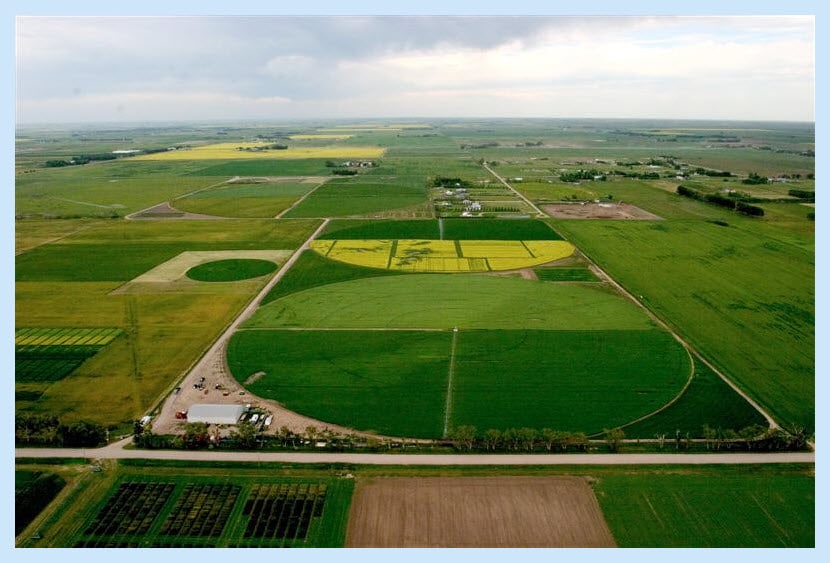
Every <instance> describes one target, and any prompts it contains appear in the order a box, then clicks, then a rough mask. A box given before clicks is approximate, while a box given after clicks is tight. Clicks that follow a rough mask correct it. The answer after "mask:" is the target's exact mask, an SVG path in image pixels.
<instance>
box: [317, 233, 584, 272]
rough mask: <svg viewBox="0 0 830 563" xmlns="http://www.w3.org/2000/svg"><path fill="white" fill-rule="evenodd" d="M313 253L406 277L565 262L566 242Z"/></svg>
mask: <svg viewBox="0 0 830 563" xmlns="http://www.w3.org/2000/svg"><path fill="white" fill-rule="evenodd" d="M311 248H312V249H313V250H315V251H317V252H318V253H320V254H322V255H323V256H326V257H328V258H331V259H332V260H337V261H339V262H345V263H347V264H353V265H356V266H366V267H370V268H384V269H388V270H401V271H407V272H488V271H507V270H518V269H522V268H528V267H532V266H538V265H541V264H547V263H549V262H554V261H556V260H561V259H563V258H567V257H569V256H571V255H573V253H574V252H575V250H576V249H575V248H574V246H573V245H572V244H571V243H569V242H565V241H562V240H528V241H521V240H462V241H457V240H421V239H398V240H370V239H364V240H343V239H335V240H319V241H318V240H315V241H312V243H311Z"/></svg>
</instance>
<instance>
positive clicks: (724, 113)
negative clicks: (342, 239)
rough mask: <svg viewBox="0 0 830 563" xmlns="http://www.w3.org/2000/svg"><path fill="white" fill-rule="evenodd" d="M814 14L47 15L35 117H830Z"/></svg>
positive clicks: (27, 58) (22, 48) (34, 61)
mask: <svg viewBox="0 0 830 563" xmlns="http://www.w3.org/2000/svg"><path fill="white" fill-rule="evenodd" d="M814 66H815V64H814V22H813V18H812V17H749V16H747V17H732V18H724V17H705V18H691V17H680V18H670V17H661V18H640V17H619V18H574V17H568V18H563V17H480V18H477V17H429V16H421V17H400V18H388V17H341V18H322V17H318V18H309V17H258V18H249V17H202V18H192V17H187V18H184V17H182V18H127V17H123V18H51V17H48V18H47V17H44V18H31V17H24V18H19V19H18V25H17V119H18V123H20V124H26V123H48V122H111V121H170V120H213V119H270V118H288V119H296V118H321V117H343V118H349V117H410V116H411V117H473V116H476V117H477V116H491V117H519V116H521V117H622V118H626V117H664V118H681V119H682V118H688V119H697V118H699V119H768V120H796V121H811V120H813V118H814V73H815V71H814Z"/></svg>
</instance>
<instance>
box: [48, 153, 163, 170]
mask: <svg viewBox="0 0 830 563" xmlns="http://www.w3.org/2000/svg"><path fill="white" fill-rule="evenodd" d="M165 150H167V149H165ZM116 158H118V157H117V156H116V155H114V154H110V153H101V154H82V155H79V156H73V157H72V158H71V159H70V160H47V161H46V162H44V163H43V164H44V166H46V167H47V168H61V167H63V166H81V165H84V164H89V163H90V162H93V161H98V160H115V159H116Z"/></svg>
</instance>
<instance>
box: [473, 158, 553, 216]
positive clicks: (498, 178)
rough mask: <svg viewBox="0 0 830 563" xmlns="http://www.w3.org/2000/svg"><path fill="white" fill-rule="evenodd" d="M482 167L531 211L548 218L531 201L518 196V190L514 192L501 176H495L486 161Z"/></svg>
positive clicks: (520, 195) (514, 189)
mask: <svg viewBox="0 0 830 563" xmlns="http://www.w3.org/2000/svg"><path fill="white" fill-rule="evenodd" d="M482 166H484V168H486V169H487V171H488V172H489V173H490V174H492V175H493V176H495V177H496V179H497V180H498V181H499V182H501V183H502V184H504V185H505V186H506V187H507V188H508V189H509V190H510V191H512V192H513V193H514V194H516V195H517V196H518V197H519V199H521V200H522V201H524V202H525V203H526V204H528V205H529V206H530V207H531V209H534V210H535V211H536V213H537V214H538V215H539V216H540V217H547V216H548V215H547V213H544V212H543V211H542V210H541V209H539V208H538V207H536V205H535V204H534V203H533V202H532V201H530V200H529V199H527V198H526V197H525V196H524V195H522V194H520V193H519V191H518V190H516V188H514V187H513V186H511V185H510V184H508V183H507V180H505V179H504V178H502V177H501V176H499V175H498V174H496V173H495V172H494V171H493V169H492V168H490V167H489V166H487V162H486V161H485V162H484V163H482Z"/></svg>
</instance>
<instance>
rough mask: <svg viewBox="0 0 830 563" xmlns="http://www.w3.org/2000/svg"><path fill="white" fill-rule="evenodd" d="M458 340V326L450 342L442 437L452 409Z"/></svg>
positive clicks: (447, 426)
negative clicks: (453, 377)
mask: <svg viewBox="0 0 830 563" xmlns="http://www.w3.org/2000/svg"><path fill="white" fill-rule="evenodd" d="M457 342H458V327H457V326H456V327H453V329H452V344H450V369H449V373H448V374H447V400H446V402H445V403H444V433H443V436H444V438H446V437H447V434H448V433H449V430H450V413H451V411H452V376H453V374H454V373H455V347H456V343H457Z"/></svg>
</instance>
